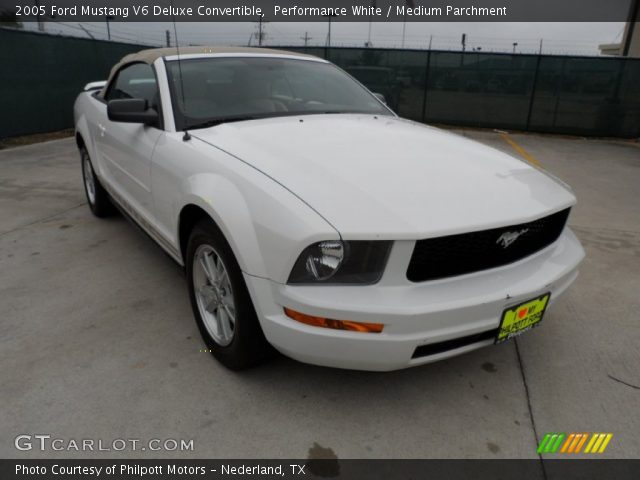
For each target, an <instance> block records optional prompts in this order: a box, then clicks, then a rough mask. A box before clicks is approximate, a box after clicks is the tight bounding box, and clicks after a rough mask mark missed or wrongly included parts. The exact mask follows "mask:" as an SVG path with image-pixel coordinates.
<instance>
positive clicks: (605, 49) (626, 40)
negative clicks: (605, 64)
mask: <svg viewBox="0 0 640 480" xmlns="http://www.w3.org/2000/svg"><path fill="white" fill-rule="evenodd" d="M598 48H599V49H600V53H601V54H602V55H621V56H623V57H640V0H633V1H632V2H631V8H630V9H629V18H628V19H627V25H626V26H625V29H624V35H623V36H622V42H621V43H605V44H602V45H599V46H598Z"/></svg>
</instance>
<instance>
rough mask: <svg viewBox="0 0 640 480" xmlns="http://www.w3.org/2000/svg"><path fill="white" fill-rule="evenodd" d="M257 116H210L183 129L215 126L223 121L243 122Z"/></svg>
mask: <svg viewBox="0 0 640 480" xmlns="http://www.w3.org/2000/svg"><path fill="white" fill-rule="evenodd" d="M257 118H260V117H259V116H256V115H237V116H233V117H220V118H212V119H211V120H207V121H206V122H201V123H195V124H193V125H189V126H188V127H187V128H185V130H194V129H198V128H208V127H215V126H216V125H222V124H223V123H231V122H243V121H245V120H256V119H257Z"/></svg>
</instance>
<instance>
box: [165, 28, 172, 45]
mask: <svg viewBox="0 0 640 480" xmlns="http://www.w3.org/2000/svg"><path fill="white" fill-rule="evenodd" d="M164 33H165V35H166V37H167V47H170V46H171V32H170V31H169V30H165V32H164Z"/></svg>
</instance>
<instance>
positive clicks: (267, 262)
mask: <svg viewBox="0 0 640 480" xmlns="http://www.w3.org/2000/svg"><path fill="white" fill-rule="evenodd" d="M244 173H245V175H244V176H242V177H235V176H234V175H230V176H224V175H222V174H215V173H202V174H196V175H192V176H190V177H189V178H188V179H186V181H185V185H184V186H183V188H182V191H183V192H185V193H184V195H183V196H182V198H181V200H180V202H179V203H180V207H179V210H178V212H179V211H181V210H182V208H184V207H185V206H187V205H196V206H198V207H200V208H201V209H202V210H204V211H205V212H206V213H207V214H208V215H209V216H210V217H211V218H212V219H213V221H214V222H215V223H216V224H217V225H218V227H219V228H220V230H221V231H222V233H223V234H224V236H225V238H226V239H227V241H228V242H229V245H230V246H231V249H232V250H233V252H234V255H235V256H236V259H237V260H238V264H239V265H240V268H241V269H242V271H243V272H245V273H247V274H249V275H253V276H257V277H262V278H269V279H271V280H274V281H276V282H279V283H286V281H287V278H288V277H289V273H290V272H291V269H292V268H293V264H294V263H295V261H296V260H297V258H298V256H299V255H300V253H301V252H302V250H304V248H306V247H307V246H309V245H310V244H312V243H315V242H318V241H322V240H334V239H339V238H340V235H339V233H338V232H337V231H336V230H335V229H334V228H333V227H331V225H329V224H328V223H327V222H326V221H325V220H324V219H323V218H322V217H320V216H319V215H318V214H317V213H316V212H315V211H313V210H312V209H311V208H310V207H308V206H307V205H306V204H305V203H304V202H302V201H301V200H300V199H299V198H297V197H296V196H294V195H293V194H292V193H290V192H289V191H288V190H286V189H284V188H283V187H282V186H280V185H279V184H277V183H276V182H274V181H273V180H271V179H270V178H268V177H266V176H265V175H263V174H261V173H260V172H257V171H256V170H254V169H248V170H247V171H245V172H244ZM179 218H180V215H179V214H178V216H177V219H178V222H177V224H176V232H179V231H180V225H179ZM177 234H178V235H179V233H177Z"/></svg>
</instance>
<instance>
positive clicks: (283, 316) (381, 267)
mask: <svg viewBox="0 0 640 480" xmlns="http://www.w3.org/2000/svg"><path fill="white" fill-rule="evenodd" d="M74 113H75V125H76V140H77V144H78V147H79V149H80V153H81V158H82V170H83V178H84V186H85V189H86V194H87V199H88V203H89V206H90V208H91V210H92V211H93V213H94V214H95V215H96V216H98V217H103V216H105V215H108V214H110V213H111V212H112V211H113V207H114V206H116V207H118V208H119V209H120V210H121V211H123V212H124V213H125V214H126V215H127V216H129V217H131V219H132V220H133V221H134V222H135V223H137V224H138V225H139V226H140V227H142V229H143V230H144V231H146V232H147V233H148V234H149V235H150V236H151V238H153V239H154V240H155V241H156V242H157V243H158V244H159V245H160V246H161V247H162V248H163V249H164V250H165V251H166V252H167V253H168V254H169V255H170V256H171V257H173V258H174V259H175V261H177V262H178V263H180V264H181V265H184V266H185V270H186V277H187V283H188V289H189V296H190V298H191V304H192V306H193V313H194V316H195V319H196V322H197V324H198V327H199V329H200V331H201V333H202V337H203V339H204V341H205V343H206V344H207V346H208V348H210V349H211V351H212V353H213V355H214V356H215V357H216V358H217V359H218V360H219V361H220V362H222V363H223V364H224V365H226V366H227V367H229V368H234V369H239V368H244V367H247V366H250V365H253V364H256V363H258V362H260V361H263V360H264V359H266V358H268V357H269V356H270V354H271V353H272V352H273V348H274V347H275V349H276V350H278V351H280V352H282V353H284V354H285V355H288V356H290V357H292V358H295V359H298V360H300V361H303V362H308V363H313V364H318V365H327V366H332V367H341V368H354V369H363V370H393V369H399V368H404V367H410V366H414V365H420V364H424V363H427V362H432V361H435V360H439V359H443V358H447V357H450V356H453V355H458V354H461V353H464V352H468V351H470V350H473V349H476V348H478V347H481V346H484V345H489V344H493V343H500V342H503V341H505V340H507V339H509V338H511V337H514V336H516V335H519V334H520V333H522V332H525V331H527V330H529V329H531V328H532V327H534V326H537V325H538V324H539V323H540V321H541V320H542V317H543V315H544V313H545V311H546V309H547V307H548V306H549V305H550V304H551V303H553V301H554V300H556V299H557V298H558V297H559V296H560V294H562V292H564V291H565V289H566V288H567V287H568V286H569V285H570V284H571V283H572V282H573V281H574V279H575V278H576V276H577V274H578V271H577V268H578V264H579V263H580V261H581V260H582V258H583V257H584V251H583V249H582V247H581V245H580V243H579V242H578V240H577V239H576V237H575V236H574V234H573V233H572V232H571V230H570V229H569V228H568V227H567V226H566V223H567V218H568V216H569V211H570V209H571V207H572V205H574V203H575V197H574V195H573V194H572V192H571V190H570V189H569V188H568V187H567V186H566V185H565V184H563V183H562V182H561V181H559V180H558V179H556V178H554V177H552V176H551V175H549V174H547V173H545V172H544V171H542V170H539V169H537V168H534V167H532V166H531V165H529V164H527V163H525V162H523V161H520V160H518V159H516V158H513V157H511V156H509V155H506V154H504V153H501V152H499V151H496V150H494V149H491V148H489V147H486V146H483V145H481V144H478V143H475V142H472V141H469V140H466V139H464V138H461V137H459V136H456V135H454V134H451V133H449V132H446V131H442V130H439V129H436V128H432V127H429V126H426V125H422V124H420V123H415V122H411V121H408V120H404V119H401V118H399V117H398V116H396V115H395V114H394V113H393V112H392V111H391V110H390V109H389V108H387V107H386V106H385V104H384V103H383V102H382V101H381V100H380V99H379V96H376V95H374V94H373V93H371V92H369V91H368V90H367V89H366V88H364V87H363V86H362V85H361V84H360V83H358V82H357V81H356V80H354V79H353V78H352V77H350V76H349V75H348V74H346V73H345V72H343V71H342V70H340V69H339V68H337V67H336V66H334V65H332V64H331V63H329V62H326V61H324V60H321V59H318V58H315V57H311V56H306V55H301V54H295V53H290V52H284V51H275V50H265V49H249V48H201V47H198V48H196V47H190V48H185V49H181V51H180V54H179V55H178V54H177V52H176V50H175V49H155V50H146V51H142V52H139V53H137V54H133V55H129V56H127V57H125V58H124V59H123V60H122V61H121V62H120V63H119V64H117V65H116V66H115V67H114V68H113V70H112V72H111V76H110V78H109V80H108V81H107V82H96V83H93V84H89V85H87V87H86V88H85V91H84V92H82V93H81V94H80V96H79V97H78V99H77V101H76V104H75V109H74Z"/></svg>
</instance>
